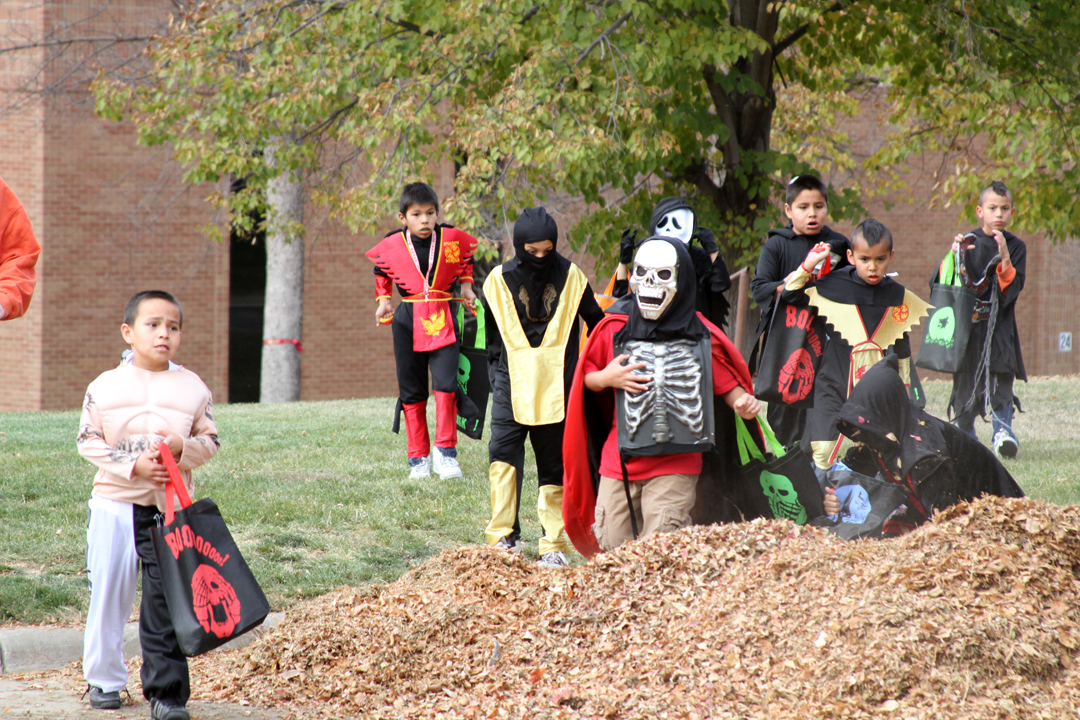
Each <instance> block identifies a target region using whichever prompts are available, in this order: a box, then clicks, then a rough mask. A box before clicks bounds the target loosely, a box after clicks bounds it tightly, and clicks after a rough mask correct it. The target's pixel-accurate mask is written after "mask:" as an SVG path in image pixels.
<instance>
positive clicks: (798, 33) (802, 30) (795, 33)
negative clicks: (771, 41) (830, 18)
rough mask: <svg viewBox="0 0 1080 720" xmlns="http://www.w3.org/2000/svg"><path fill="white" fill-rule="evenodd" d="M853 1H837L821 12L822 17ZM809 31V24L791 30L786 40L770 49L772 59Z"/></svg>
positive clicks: (841, 8)
mask: <svg viewBox="0 0 1080 720" xmlns="http://www.w3.org/2000/svg"><path fill="white" fill-rule="evenodd" d="M853 1H854V0H837V2H834V3H833V4H832V5H830V6H829V7H828V8H826V9H825V12H823V13H822V15H828V14H829V13H834V12H839V11H840V10H843V9H844V8H845V7H847V6H848V5H851V4H852V2H853ZM809 29H810V23H803V24H802V25H800V26H799V27H797V28H795V29H794V30H792V31H791V32H790V33H789V34H788V36H787V37H786V38H784V39H783V40H781V41H780V42H778V43H776V44H775V45H773V48H772V50H773V57H779V55H780V53H782V52H784V51H785V50H787V49H788V48H789V47H791V46H792V45H794V44H795V43H797V42H798V41H799V39H800V38H802V36H803V35H805V34H806V31H807V30H809Z"/></svg>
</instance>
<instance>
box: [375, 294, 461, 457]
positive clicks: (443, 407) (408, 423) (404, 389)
mask: <svg viewBox="0 0 1080 720" xmlns="http://www.w3.org/2000/svg"><path fill="white" fill-rule="evenodd" d="M390 327H391V331H392V332H393V335H394V364H395V365H396V366H397V380H398V397H399V399H400V400H401V405H402V410H403V411H404V414H405V433H406V435H407V437H408V445H409V457H410V458H414V457H425V456H427V455H429V454H430V452H431V445H430V441H429V439H428V430H427V415H426V412H427V399H428V372H429V370H430V372H431V388H432V389H433V390H434V391H435V414H436V421H435V445H436V446H438V447H442V448H454V447H457V395H456V393H457V375H458V354H459V342H453V343H450V344H449V345H445V346H443V347H441V348H439V349H438V350H431V351H428V352H417V351H416V350H413V317H412V306H411V305H410V304H409V303H404V302H403V303H401V304H399V305H398V306H397V308H396V309H395V311H394V321H393V323H391V326H390ZM454 333H455V335H456V336H457V337H458V338H460V337H461V331H460V329H459V328H458V327H457V323H456V322H455V323H454Z"/></svg>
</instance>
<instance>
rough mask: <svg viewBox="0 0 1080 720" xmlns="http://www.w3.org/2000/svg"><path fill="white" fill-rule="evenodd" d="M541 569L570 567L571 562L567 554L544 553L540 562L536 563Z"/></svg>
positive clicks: (557, 551)
mask: <svg viewBox="0 0 1080 720" xmlns="http://www.w3.org/2000/svg"><path fill="white" fill-rule="evenodd" d="M536 564H537V565H539V566H540V567H546V568H564V567H570V561H569V560H567V559H566V553H564V552H561V551H559V550H555V551H554V552H549V553H544V555H543V557H541V558H540V561H539V562H538V563H536Z"/></svg>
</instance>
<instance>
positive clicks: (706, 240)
mask: <svg viewBox="0 0 1080 720" xmlns="http://www.w3.org/2000/svg"><path fill="white" fill-rule="evenodd" d="M697 240H698V242H699V243H701V247H703V248H705V252H707V253H709V254H710V255H712V254H713V253H714V252H720V248H718V247H717V246H716V238H715V237H714V236H713V234H712V230H710V229H709V228H706V227H703V228H698V234H697Z"/></svg>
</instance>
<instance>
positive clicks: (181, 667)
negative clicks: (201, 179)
mask: <svg viewBox="0 0 1080 720" xmlns="http://www.w3.org/2000/svg"><path fill="white" fill-rule="evenodd" d="M183 322H184V316H183V311H182V310H181V309H180V304H179V303H178V302H177V301H176V298H175V297H173V296H172V295H171V294H169V293H167V292H164V291H162V290H148V291H144V292H140V293H137V294H136V295H134V296H133V297H132V298H131V299H130V300H128V303H127V307H126V308H125V309H124V324H123V325H121V326H120V333H121V334H122V335H123V337H124V340H125V341H126V342H127V343H128V344H129V345H130V346H131V353H132V354H131V359H130V362H124V363H122V364H121V365H120V367H117V368H115V369H113V370H109V371H108V372H105V373H102V374H101V375H99V376H98V378H97V379H96V380H94V381H93V382H92V383H90V386H89V387H88V388H87V389H86V399H85V401H84V402H83V411H82V419H81V420H80V424H79V434H78V439H77V445H78V448H79V454H80V455H82V456H83V457H84V458H86V459H87V460H89V461H90V462H92V463H94V464H95V465H97V467H98V471H97V474H96V475H95V476H94V491H93V494H92V495H91V496H90V502H89V506H90V519H89V521H88V522H87V525H86V568H87V576H88V578H89V580H90V608H89V610H88V611H87V615H86V632H85V634H84V644H83V673H84V674H85V676H86V681H87V683H89V685H90V687H89V688H88V690H89V692H90V706H91V707H94V708H100V709H106V710H115V709H118V708H119V707H120V690H121V689H123V688H124V687H125V686H126V685H127V676H128V673H127V666H126V665H125V664H124V651H123V639H124V623H125V622H126V621H127V618H128V615H130V614H131V605H132V603H133V602H134V601H135V584H136V580H137V574H136V573H137V572H138V567H139V565H140V564H141V565H142V605H141V606H140V608H139V644H140V645H141V646H142V658H143V663H142V687H143V695H144V696H145V697H146V698H147V699H148V700H149V701H150V716H151V717H152V718H154V720H188V718H189V715H188V712H187V710H186V709H185V707H184V706H185V705H186V704H187V701H188V696H189V695H190V694H191V681H190V679H189V677H188V665H187V659H186V658H185V657H184V654H183V653H182V652H181V650H180V644H179V642H178V641H177V639H176V632H175V631H174V629H173V624H172V618H171V616H170V615H169V607H168V605H167V603H166V601H165V589H164V586H163V584H162V580H161V571H160V569H159V568H158V563H157V556H156V555H155V554H154V543H153V538H152V537H151V536H150V531H151V529H152V528H154V527H156V526H157V525H158V521H159V519H160V518H161V513H162V511H163V510H164V507H165V484H166V483H167V482H168V479H169V475H168V471H167V470H166V469H165V466H164V465H163V464H161V451H160V450H159V446H160V445H161V443H166V444H167V445H168V446H169V450H170V451H171V452H172V454H173V455H174V456H175V457H176V462H177V465H178V466H179V467H180V472H181V475H182V476H183V478H184V484H185V485H186V486H187V489H188V492H189V493H190V492H191V489H192V484H191V470H192V468H196V467H198V466H199V465H202V464H203V463H205V462H206V461H208V460H209V459H210V458H212V457H214V455H215V454H216V453H217V451H218V445H219V443H218V436H217V428H216V427H215V425H214V416H213V413H212V408H213V399H212V398H211V397H210V390H209V389H208V388H207V387H206V385H205V384H203V381H202V380H200V379H199V376H198V375H196V374H195V373H193V372H191V371H190V370H186V369H184V368H183V367H181V366H179V365H173V364H172V363H171V361H172V358H173V356H174V355H175V354H176V351H177V349H178V348H179V347H180V335H181V332H180V328H181V327H182V325H183Z"/></svg>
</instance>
